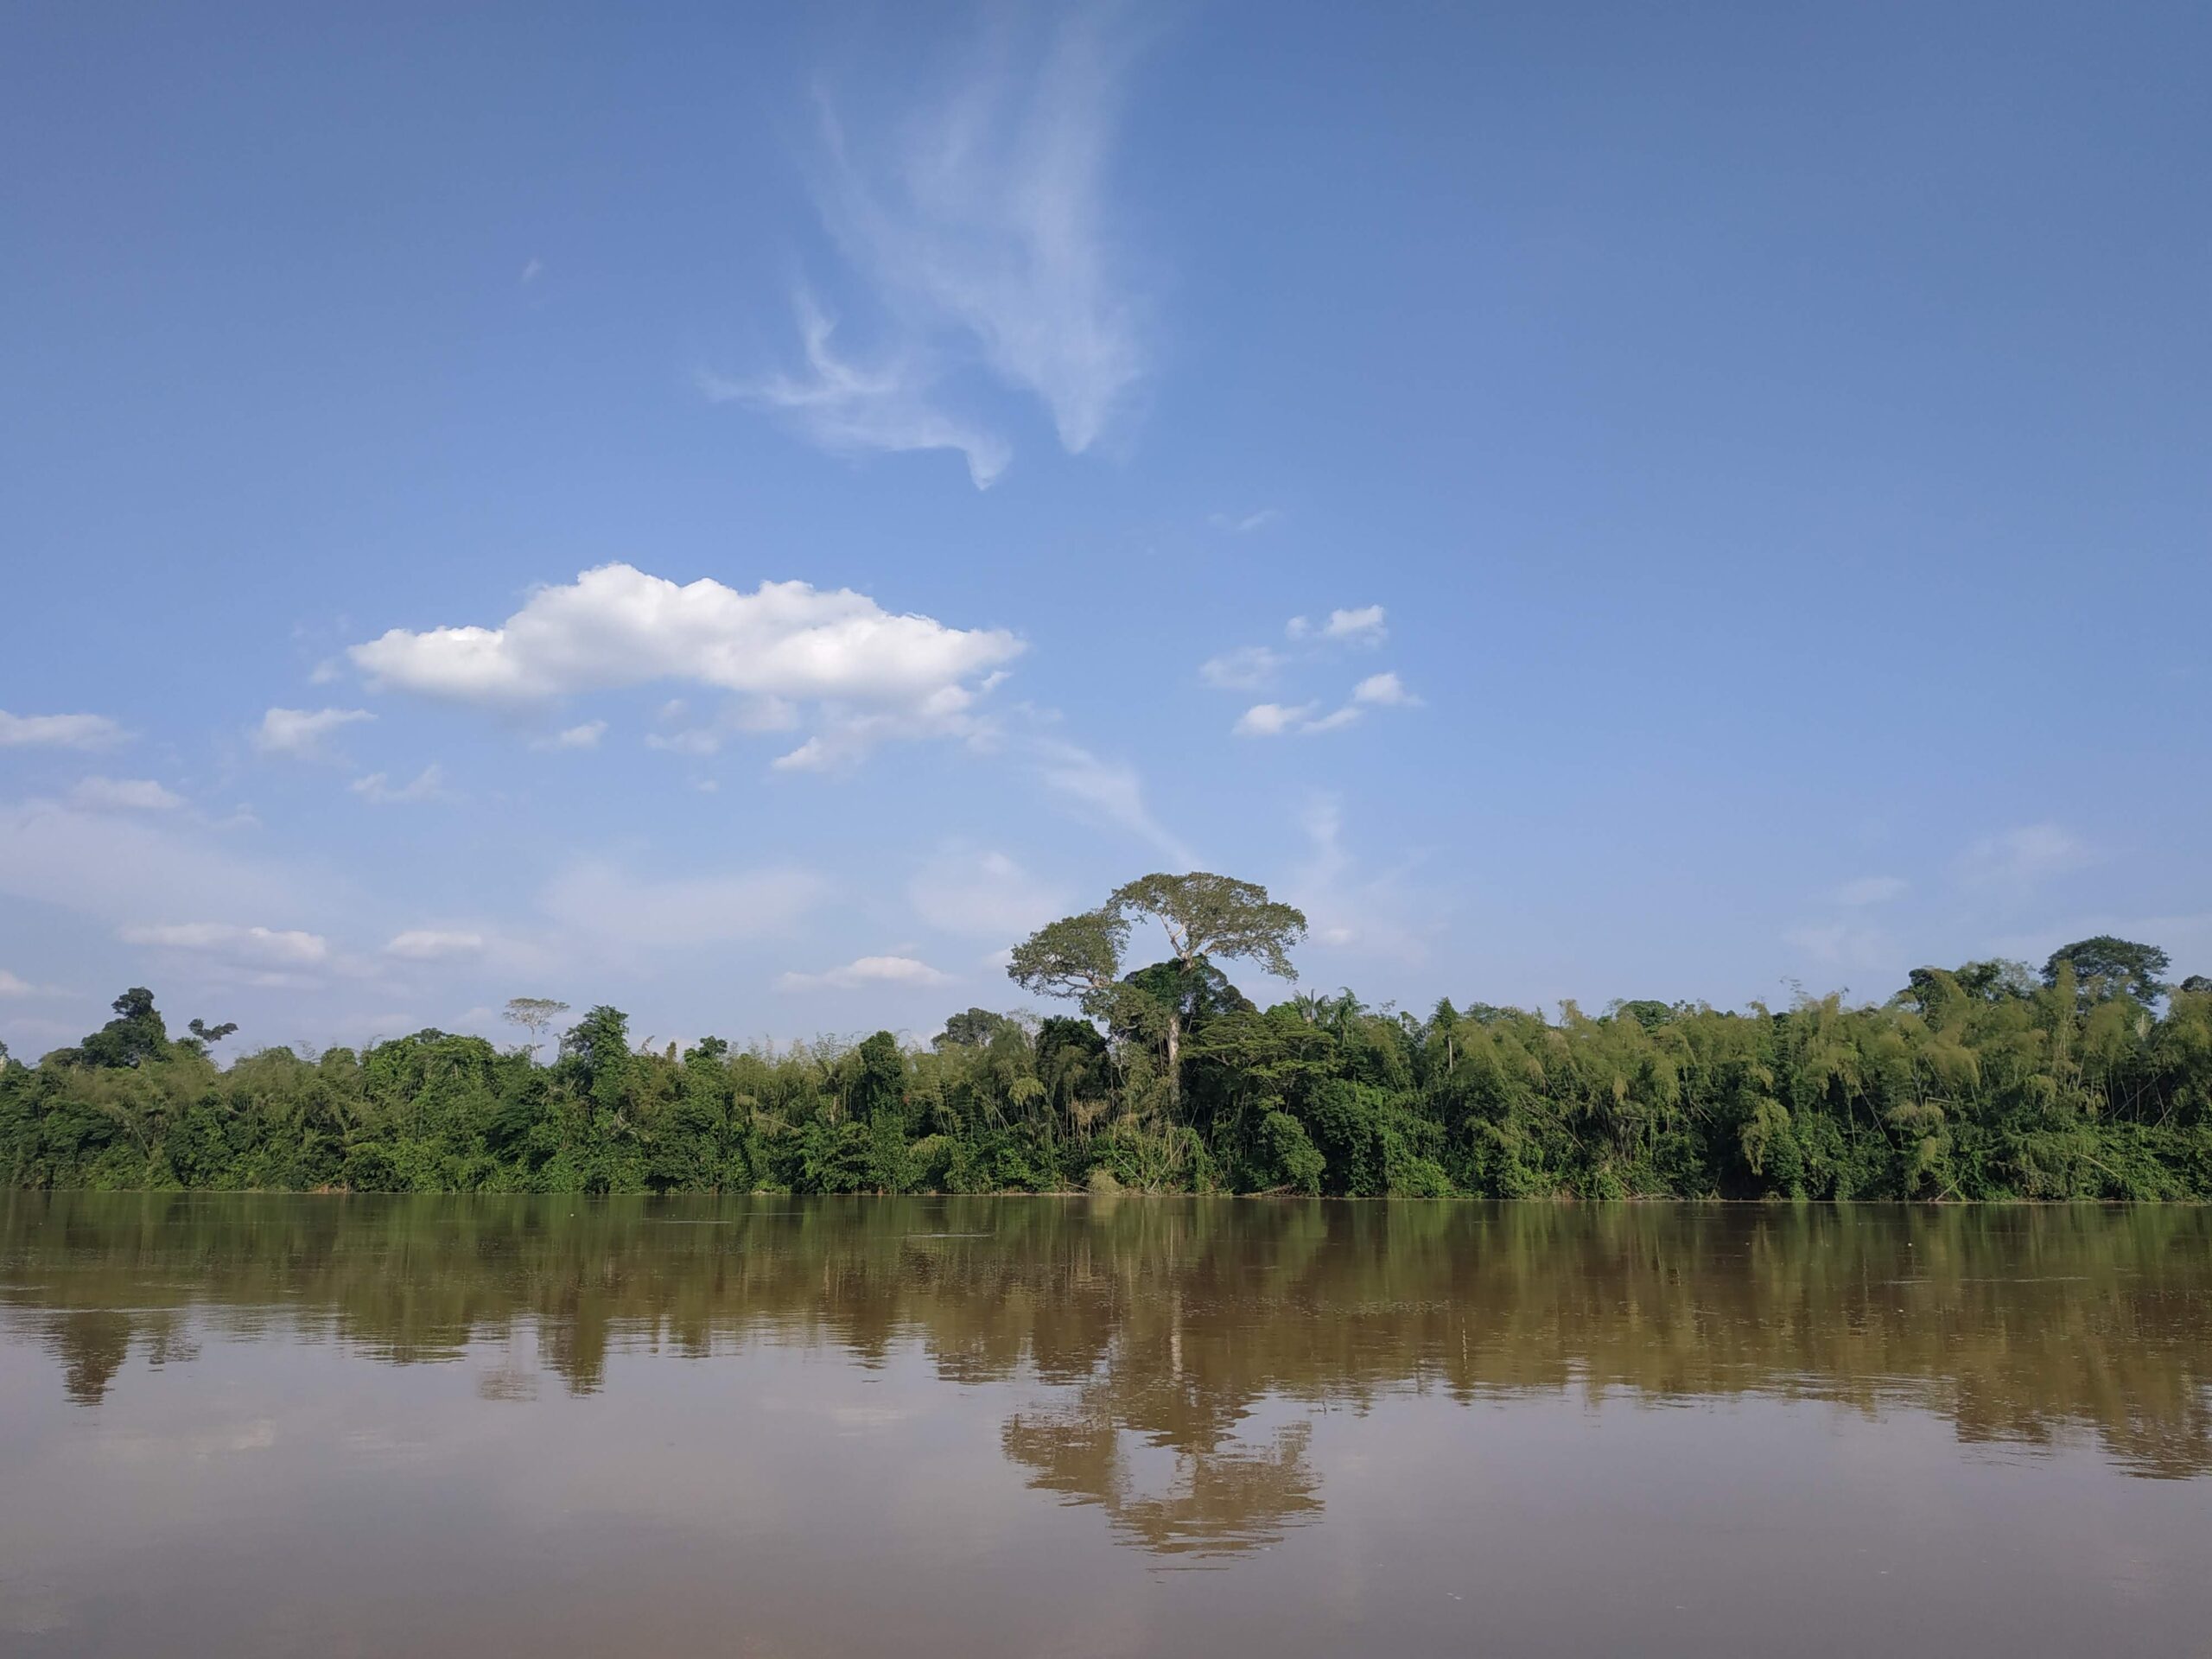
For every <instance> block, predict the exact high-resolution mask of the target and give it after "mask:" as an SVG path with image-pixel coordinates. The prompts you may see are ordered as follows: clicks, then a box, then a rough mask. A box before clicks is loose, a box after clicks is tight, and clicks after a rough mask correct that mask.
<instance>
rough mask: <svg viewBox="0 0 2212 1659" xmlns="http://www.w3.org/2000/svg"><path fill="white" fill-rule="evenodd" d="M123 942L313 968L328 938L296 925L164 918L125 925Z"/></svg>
mask: <svg viewBox="0 0 2212 1659" xmlns="http://www.w3.org/2000/svg"><path fill="white" fill-rule="evenodd" d="M117 937H118V938H120V939H122V941H123V942H124V944H139V945H152V946H155V947H156V948H158V949H161V950H183V951H190V952H193V953H195V954H198V955H202V956H207V957H216V958H219V959H220V960H222V961H226V962H231V963H238V964H239V965H241V966H249V967H270V968H314V967H319V966H321V964H322V963H325V962H327V961H328V960H329V957H330V941H329V940H327V939H326V938H323V937H322V935H321V934H320V933H309V932H306V931H302V930H301V929H298V928H274V927H262V926H258V925H240V924H238V923H235V922H165V923H153V924H143V925H138V926H134V927H126V928H124V929H123V930H122V931H121V932H120V933H119V934H118V935H117Z"/></svg>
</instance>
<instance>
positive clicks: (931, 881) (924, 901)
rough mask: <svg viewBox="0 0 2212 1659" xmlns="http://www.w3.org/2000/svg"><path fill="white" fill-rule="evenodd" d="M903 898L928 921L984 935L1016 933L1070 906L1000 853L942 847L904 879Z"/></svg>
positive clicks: (1054, 890) (1061, 894)
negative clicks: (932, 857) (910, 879)
mask: <svg viewBox="0 0 2212 1659" xmlns="http://www.w3.org/2000/svg"><path fill="white" fill-rule="evenodd" d="M906 896H907V899H909V900H910V901H911V902H912V905H913V906H914V909H915V912H916V913H918V915H919V916H920V917H921V918H922V919H923V920H924V921H925V922H927V923H928V924H929V925H931V926H932V927H937V928H942V929H944V931H946V932H948V933H971V934H976V935H980V936H982V938H998V939H1014V938H1021V937H1022V936H1023V935H1024V934H1027V932H1029V931H1031V930H1032V929H1033V928H1036V927H1039V926H1041V925H1044V924H1045V923H1046V922H1048V921H1050V920H1052V918H1053V917H1054V916H1057V915H1061V914H1064V913H1065V912H1067V911H1068V910H1070V909H1071V908H1072V906H1071V905H1070V903H1069V902H1068V896H1067V894H1066V893H1064V892H1062V891H1061V890H1060V889H1059V888H1058V887H1053V886H1052V885H1051V884H1050V883H1048V882H1045V881H1041V880H1038V879H1037V878H1036V877H1035V876H1033V875H1031V874H1029V872H1028V871H1027V870H1025V869H1023V868H1021V866H1020V865H1019V864H1017V863H1016V862H1014V860H1013V859H1011V858H1009V857H1007V855H1005V854H1004V853H999V852H984V853H961V852H948V853H945V854H944V855H941V856H939V857H938V858H935V859H932V860H931V861H930V862H929V864H927V865H926V866H925V867H924V868H923V869H922V870H921V872H920V873H919V874H917V875H916V876H915V877H914V879H913V880H912V881H911V882H909V883H908V884H907V887H906Z"/></svg>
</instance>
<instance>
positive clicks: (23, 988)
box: [0, 968, 54, 996]
mask: <svg viewBox="0 0 2212 1659" xmlns="http://www.w3.org/2000/svg"><path fill="white" fill-rule="evenodd" d="M50 995H54V993H52V992H51V991H48V990H47V989H46V988H44V987H43V986H38V985H34V984H32V983H31V982H30V981H29V980H27V979H18V978H16V976H15V975H13V974H11V973H10V972H9V971H8V970H7V969H4V968H0V996H50Z"/></svg>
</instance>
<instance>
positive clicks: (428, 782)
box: [346, 763, 446, 806]
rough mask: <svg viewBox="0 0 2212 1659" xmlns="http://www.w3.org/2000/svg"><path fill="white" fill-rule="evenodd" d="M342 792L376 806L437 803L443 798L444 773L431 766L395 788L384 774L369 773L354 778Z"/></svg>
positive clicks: (440, 769)
mask: <svg viewBox="0 0 2212 1659" xmlns="http://www.w3.org/2000/svg"><path fill="white" fill-rule="evenodd" d="M346 788H348V789H350V790H352V791H353V793H355V794H356V795H359V797H360V798H362V799H363V800H365V801H367V802H370V803H371V804H374V805H377V806H388V805H391V804H397V803H404V802H409V801H440V800H443V799H445V798H446V789H445V769H444V768H443V767H442V766H437V765H435V763H434V764H432V765H430V766H425V767H423V770H422V771H420V772H416V774H415V777H414V779H412V780H411V781H410V782H408V783H404V784H400V785H394V784H393V783H392V782H391V775H390V774H389V773H387V772H371V773H370V774H369V775H368V776H367V777H365V778H356V779H354V780H353V782H352V783H350V784H348V785H346Z"/></svg>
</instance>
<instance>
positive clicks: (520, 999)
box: [499, 996, 569, 1055]
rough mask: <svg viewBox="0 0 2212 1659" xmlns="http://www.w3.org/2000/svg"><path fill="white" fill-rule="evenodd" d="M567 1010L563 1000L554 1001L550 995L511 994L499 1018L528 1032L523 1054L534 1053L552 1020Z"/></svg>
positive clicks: (549, 1027)
mask: <svg viewBox="0 0 2212 1659" xmlns="http://www.w3.org/2000/svg"><path fill="white" fill-rule="evenodd" d="M568 1011H569V1005H568V1004H567V1003H565V1002H556V1001H554V1000H553V999H552V998H551V997H550V996H511V997H509V998H508V999H507V1006H506V1008H505V1011H504V1012H502V1013H501V1014H500V1015H499V1018H500V1019H502V1020H505V1021H506V1022H507V1023H508V1024H509V1025H511V1026H520V1027H522V1028H523V1029H524V1031H526V1032H528V1033H530V1041H529V1042H528V1043H526V1044H524V1046H523V1052H524V1053H525V1054H533V1055H534V1054H536V1053H537V1051H538V1049H539V1047H540V1046H543V1043H544V1041H545V1033H547V1032H549V1031H550V1030H552V1029H553V1022H554V1021H555V1020H558V1019H559V1018H560V1017H561V1016H562V1015H563V1014H566V1013H567V1012H568Z"/></svg>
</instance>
